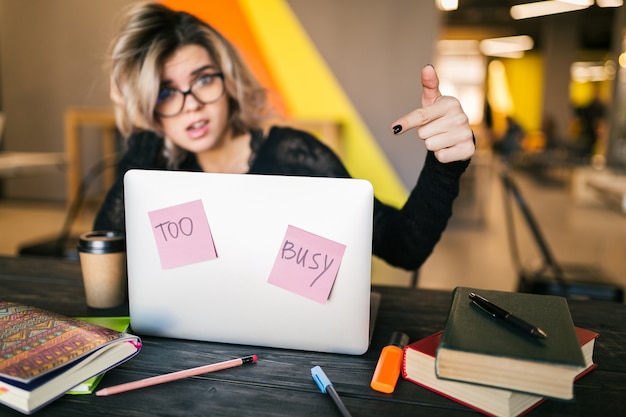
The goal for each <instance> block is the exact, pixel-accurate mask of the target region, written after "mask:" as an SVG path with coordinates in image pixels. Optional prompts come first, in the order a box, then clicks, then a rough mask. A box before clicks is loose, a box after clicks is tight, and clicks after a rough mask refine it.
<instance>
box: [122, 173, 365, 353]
mask: <svg viewBox="0 0 626 417" xmlns="http://www.w3.org/2000/svg"><path fill="white" fill-rule="evenodd" d="M124 187H125V210H126V233H127V254H128V290H129V303H130V318H131V327H132V329H133V331H134V332H136V333H138V334H143V335H154V336H163V337H172V338H182V339H193V340H203V341H214V342H224V343H236V344H249V345H257V346H270V347H279V348H290V349H299V350H310V351H321V352H332V353H345V354H362V353H364V352H365V351H366V350H367V348H368V345H369V338H370V280H371V276H370V269H371V245H372V210H373V191H372V186H371V184H370V183H369V182H367V181H365V180H359V179H337V178H312V177H295V176H274V175H250V174H241V175H239V174H211V173H198V172H179V171H155V170H131V171H129V172H128V173H127V174H126V176H125V178H124Z"/></svg>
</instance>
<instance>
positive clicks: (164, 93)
mask: <svg viewBox="0 0 626 417" xmlns="http://www.w3.org/2000/svg"><path fill="white" fill-rule="evenodd" d="M219 73H220V69H219V68H217V66H216V65H215V63H214V62H213V60H212V59H211V57H210V56H209V53H208V52H207V51H206V49H204V48H203V47H201V46H199V45H186V46H183V47H181V48H179V49H178V50H177V51H176V52H174V54H173V55H172V56H171V57H170V58H168V59H167V60H166V61H165V64H164V65H163V75H162V79H161V86H160V94H159V100H164V99H168V100H169V99H173V100H175V99H174V98H173V97H172V95H178V96H179V97H178V99H180V98H181V96H182V94H180V93H175V92H174V90H180V91H189V89H190V88H191V89H192V91H193V93H194V94H195V95H196V96H198V97H200V98H202V97H203V96H202V94H207V93H203V91H207V90H206V89H207V88H209V89H211V88H213V91H218V92H217V93H216V94H214V95H213V96H211V93H210V92H209V93H208V98H205V99H204V100H206V101H212V100H213V99H214V98H213V97H214V96H217V97H219V98H217V97H215V98H216V101H212V102H210V103H208V104H203V103H202V102H200V101H198V99H196V97H194V95H193V94H187V95H186V96H185V98H184V105H183V107H182V110H181V111H180V113H178V114H176V115H175V116H171V117H163V116H159V117H158V119H159V121H160V123H161V127H162V128H163V131H164V133H165V136H166V137H167V138H168V139H169V140H171V141H172V142H173V143H175V144H176V145H178V146H179V147H181V148H183V149H185V150H187V151H189V152H193V153H196V154H198V153H202V152H205V151H208V150H212V149H216V148H218V147H219V146H221V145H222V144H223V143H225V141H227V140H228V139H229V138H230V130H229V126H228V119H229V114H228V107H229V106H228V97H227V95H226V93H223V94H221V96H220V95H219V91H224V90H223V88H221V89H220V87H222V86H223V79H221V78H220V77H219V76H215V74H219ZM220 83H221V84H220ZM211 85H213V87H211ZM216 89H217V90H216ZM175 108H176V109H175V110H174V111H173V112H174V113H175V112H176V111H177V110H178V109H179V108H180V107H178V106H175ZM158 110H159V107H158V106H157V112H158ZM171 113H172V112H170V113H168V114H171Z"/></svg>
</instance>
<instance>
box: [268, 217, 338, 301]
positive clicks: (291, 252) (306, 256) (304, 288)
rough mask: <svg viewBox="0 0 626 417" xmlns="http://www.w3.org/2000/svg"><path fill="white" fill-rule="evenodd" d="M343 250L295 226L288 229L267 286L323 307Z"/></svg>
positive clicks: (335, 275)
mask: <svg viewBox="0 0 626 417" xmlns="http://www.w3.org/2000/svg"><path fill="white" fill-rule="evenodd" d="M345 250H346V246H345V245H342V244H341V243H337V242H334V241H332V240H330V239H326V238H324V237H321V236H318V235H316V234H314V233H310V232H307V231H305V230H302V229H299V228H297V227H294V226H288V227H287V232H286V233H285V238H284V240H283V242H282V244H281V245H280V248H279V250H278V255H277V256H276V260H275V261H274V266H273V268H272V271H271V273H270V277H269V279H268V280H267V282H269V283H270V284H273V285H276V286H278V287H281V288H284V289H286V290H287V291H291V292H293V293H296V294H299V295H302V296H304V297H307V298H310V299H311V300H313V301H317V302H318V303H321V304H326V301H327V300H328V297H329V295H330V291H331V290H332V288H333V285H334V283H335V279H336V278H337V272H338V271H339V266H340V265H341V260H342V258H343V254H344V252H345Z"/></svg>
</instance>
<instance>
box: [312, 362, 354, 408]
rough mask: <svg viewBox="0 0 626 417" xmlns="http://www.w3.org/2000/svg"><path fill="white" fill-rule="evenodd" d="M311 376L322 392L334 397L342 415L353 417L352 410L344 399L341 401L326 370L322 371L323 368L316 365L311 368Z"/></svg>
mask: <svg viewBox="0 0 626 417" xmlns="http://www.w3.org/2000/svg"><path fill="white" fill-rule="evenodd" d="M311 376H312V377H313V380H314V381H315V383H316V384H317V386H318V387H319V389H320V391H322V393H324V394H326V393H328V395H330V398H332V399H333V402H334V403H335V405H336V406H337V408H338V409H339V412H341V415H342V416H343V417H351V414H350V412H349V411H348V409H347V408H346V406H345V405H344V404H343V401H341V398H339V394H337V391H335V387H333V384H332V382H330V379H328V377H327V376H326V374H325V373H324V371H322V368H320V367H319V366H314V367H313V368H311Z"/></svg>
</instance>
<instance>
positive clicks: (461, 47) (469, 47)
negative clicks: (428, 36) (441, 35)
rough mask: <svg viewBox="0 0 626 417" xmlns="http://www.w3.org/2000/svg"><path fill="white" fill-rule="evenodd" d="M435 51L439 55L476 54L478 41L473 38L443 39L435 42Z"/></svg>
mask: <svg viewBox="0 0 626 417" xmlns="http://www.w3.org/2000/svg"><path fill="white" fill-rule="evenodd" d="M437 52H438V53H439V54H441V55H478V54H480V50H479V49H478V41H477V40H473V39H467V40H462V39H444V40H440V41H438V42H437Z"/></svg>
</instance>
